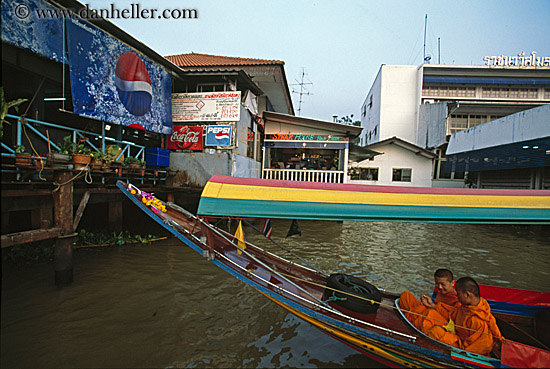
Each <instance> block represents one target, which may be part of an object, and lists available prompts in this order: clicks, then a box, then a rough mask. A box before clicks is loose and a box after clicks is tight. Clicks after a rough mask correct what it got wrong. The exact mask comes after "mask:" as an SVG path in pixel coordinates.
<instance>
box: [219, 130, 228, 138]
mask: <svg viewBox="0 0 550 369" xmlns="http://www.w3.org/2000/svg"><path fill="white" fill-rule="evenodd" d="M223 139H226V140H228V139H229V133H227V132H223V131H220V132H218V133H216V140H223Z"/></svg>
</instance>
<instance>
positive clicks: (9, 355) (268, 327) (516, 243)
mask: <svg viewBox="0 0 550 369" xmlns="http://www.w3.org/2000/svg"><path fill="white" fill-rule="evenodd" d="M289 226H290V221H286V220H275V221H273V228H274V234H273V238H274V239H275V240H277V241H279V242H280V243H281V244H282V245H283V246H285V247H288V248H291V249H292V250H293V251H294V252H296V253H297V254H299V256H301V257H302V258H304V259H306V260H308V261H311V262H313V263H315V265H316V266H317V267H318V268H320V269H321V270H323V271H326V272H328V273H332V272H337V271H338V272H345V273H349V274H353V275H357V276H359V277H362V278H365V279H367V280H369V281H371V282H373V283H374V284H375V285H377V286H378V287H380V288H384V289H388V290H394V291H402V290H404V289H409V290H412V291H413V292H415V293H425V292H428V291H429V290H430V289H431V288H432V283H433V282H432V273H433V271H434V270H435V269H437V268H439V267H449V268H451V269H452V270H453V271H454V272H455V274H456V276H458V277H459V276H463V275H471V276H473V277H474V278H476V279H477V280H478V281H479V282H481V283H487V284H494V285H500V286H512V287H517V288H528V289H538V290H546V291H548V290H550V278H549V273H550V268H549V260H550V248H549V247H548V245H549V242H548V241H549V239H548V232H547V230H546V231H545V232H546V233H545V232H539V233H537V234H532V233H530V231H529V229H527V228H524V227H523V228H522V227H516V228H514V227H502V226H472V225H457V224H420V223H380V222H378V223H377V222H374V223H373V222H340V223H338V222H314V221H300V226H301V229H302V236H292V237H289V238H285V236H286V232H287V231H288V228H289ZM245 234H246V237H247V239H248V240H252V241H253V242H254V243H257V244H259V245H262V246H264V247H266V248H267V249H269V250H271V251H274V252H276V253H278V254H280V255H282V256H285V257H286V256H287V255H285V254H284V253H282V252H281V251H280V250H279V249H278V247H277V246H275V245H273V244H272V243H271V242H269V241H268V240H266V239H265V238H264V237H263V236H261V235H257V234H255V232H254V231H253V230H252V229H251V228H249V227H245ZM74 264H75V283H74V284H73V285H72V286H70V287H68V288H64V289H57V288H56V287H55V286H54V285H53V266H52V265H39V266H25V267H22V268H20V267H14V266H11V265H4V269H3V279H2V321H1V323H2V325H1V339H2V348H1V359H0V360H1V361H0V364H1V366H2V367H10V368H26V367H29V368H35V367H56V368H73V367H89V368H105V367H136V368H137V367H281V366H283V367H284V366H291V367H377V366H379V365H378V364H377V363H375V362H373V361H371V360H369V359H367V358H365V357H363V356H361V355H359V354H357V353H356V352H355V351H353V350H352V349H350V348H348V347H347V346H345V345H343V344H342V343H340V342H338V341H336V340H334V339H332V338H330V337H328V336H326V335H325V334H323V333H322V332H320V331H319V330H317V329H316V328H314V327H312V326H310V325H309V324H307V323H305V322H303V321H302V320H300V319H298V318H295V317H294V316H292V315H290V314H288V313H286V312H285V311H284V310H283V309H282V308H280V307H279V306H277V305H275V304H273V303H272V302H270V301H268V300H267V299H265V298H264V297H263V296H262V295H260V294H258V293H257V292H256V291H255V290H253V289H252V288H250V287H248V286H246V285H244V284H243V283H242V282H240V281H238V280H237V279H235V278H233V277H231V276H230V275H229V274H227V273H226V272H224V271H222V270H220V269H218V268H217V267H215V266H214V265H212V264H211V263H209V262H207V261H206V260H205V259H203V258H202V257H201V256H200V255H198V254H196V253H195V252H194V251H192V250H190V249H189V248H187V247H185V246H182V245H181V244H180V243H179V242H178V241H177V240H174V239H172V240H166V241H162V242H159V243H156V244H153V245H151V246H143V247H135V246H134V247H122V248H110V249H88V250H85V249H78V250H75V261H74Z"/></svg>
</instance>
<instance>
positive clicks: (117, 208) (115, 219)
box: [109, 201, 123, 232]
mask: <svg viewBox="0 0 550 369" xmlns="http://www.w3.org/2000/svg"><path fill="white" fill-rule="evenodd" d="M122 219H123V218H122V201H111V202H109V229H110V230H111V231H113V232H120V231H122Z"/></svg>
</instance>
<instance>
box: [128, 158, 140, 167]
mask: <svg viewBox="0 0 550 369" xmlns="http://www.w3.org/2000/svg"><path fill="white" fill-rule="evenodd" d="M130 164H140V159H138V158H134V157H133V156H127V157H126V158H124V165H125V166H128V165H130Z"/></svg>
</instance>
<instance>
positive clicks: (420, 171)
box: [348, 137, 436, 187]
mask: <svg viewBox="0 0 550 369" xmlns="http://www.w3.org/2000/svg"><path fill="white" fill-rule="evenodd" d="M368 148H369V149H370V150H374V151H376V152H377V153H378V154H377V155H375V156H373V157H372V158H370V159H367V160H362V161H360V162H358V163H357V162H355V163H352V165H351V167H352V169H351V170H350V171H348V173H349V177H350V181H353V183H360V184H378V185H393V186H415V187H431V182H432V180H431V174H432V162H433V159H434V158H436V155H435V154H434V153H432V152H431V151H428V150H426V149H423V148H421V147H418V146H416V145H413V144H411V143H409V142H407V141H404V140H402V139H400V138H397V137H391V138H388V139H386V140H382V141H379V142H377V143H374V144H372V145H369V146H368Z"/></svg>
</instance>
